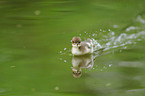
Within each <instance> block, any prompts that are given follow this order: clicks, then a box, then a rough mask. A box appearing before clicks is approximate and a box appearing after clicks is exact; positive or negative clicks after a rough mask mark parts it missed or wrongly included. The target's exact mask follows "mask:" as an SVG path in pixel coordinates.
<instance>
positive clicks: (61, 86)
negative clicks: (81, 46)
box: [0, 0, 145, 96]
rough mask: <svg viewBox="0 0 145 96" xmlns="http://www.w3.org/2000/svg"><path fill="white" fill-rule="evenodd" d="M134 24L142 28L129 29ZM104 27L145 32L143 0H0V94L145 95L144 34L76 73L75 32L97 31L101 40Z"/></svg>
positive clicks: (30, 95)
mask: <svg viewBox="0 0 145 96" xmlns="http://www.w3.org/2000/svg"><path fill="white" fill-rule="evenodd" d="M139 16H141V18H142V19H139V20H140V22H137V20H138V19H136V18H139ZM115 26H116V27H115ZM130 26H135V27H138V28H139V30H132V31H131V32H126V28H128V27H130ZM100 29H101V30H108V29H110V30H112V31H113V32H115V36H116V37H117V36H119V35H120V34H122V33H126V34H137V33H138V32H140V31H143V32H144V31H145V0H0V95H2V96H144V95H145V65H144V64H145V40H144V37H143V36H142V37H138V38H137V40H134V41H133V42H136V43H133V44H131V45H127V46H126V48H125V49H124V48H123V47H121V48H120V47H119V48H116V49H110V50H108V51H106V52H104V54H105V53H107V52H109V53H107V54H106V55H102V56H99V57H97V58H96V61H95V64H94V67H93V68H92V69H91V70H87V69H83V71H82V72H83V73H82V76H81V77H80V78H74V77H73V76H72V69H71V67H72V64H71V59H72V56H71V55H70V54H71V52H70V50H71V42H70V41H71V38H72V37H73V36H79V35H80V34H81V38H82V39H83V40H85V39H86V38H88V37H89V36H88V35H87V34H85V33H84V32H87V33H88V34H90V35H92V34H93V33H94V32H96V31H97V32H98V33H96V34H100V35H98V36H97V37H93V38H95V39H96V40H101V39H102V38H104V37H103V36H104V35H106V36H107V32H106V33H103V34H102V32H101V30H100ZM100 42H101V44H102V45H103V44H106V42H103V41H100ZM64 48H67V50H64ZM60 52H62V53H64V54H63V55H61V54H60Z"/></svg>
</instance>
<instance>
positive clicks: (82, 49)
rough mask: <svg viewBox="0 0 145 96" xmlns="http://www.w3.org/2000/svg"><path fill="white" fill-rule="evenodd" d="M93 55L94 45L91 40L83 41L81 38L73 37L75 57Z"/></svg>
mask: <svg viewBox="0 0 145 96" xmlns="http://www.w3.org/2000/svg"><path fill="white" fill-rule="evenodd" d="M90 53H93V44H92V40H91V39H87V41H82V42H81V39H80V37H73V39H72V54H73V55H75V56H79V55H85V54H90Z"/></svg>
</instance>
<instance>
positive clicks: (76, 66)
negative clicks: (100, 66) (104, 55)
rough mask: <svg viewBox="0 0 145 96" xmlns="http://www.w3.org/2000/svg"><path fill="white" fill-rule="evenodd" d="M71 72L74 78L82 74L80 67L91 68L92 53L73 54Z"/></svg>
mask: <svg viewBox="0 0 145 96" xmlns="http://www.w3.org/2000/svg"><path fill="white" fill-rule="evenodd" d="M72 65H73V68H72V74H73V76H74V77H75V78H79V77H81V75H82V70H81V69H82V68H87V69H91V68H92V67H93V65H94V61H93V54H91V55H83V56H74V57H73V58H72Z"/></svg>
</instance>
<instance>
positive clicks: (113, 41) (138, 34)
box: [91, 16, 145, 51]
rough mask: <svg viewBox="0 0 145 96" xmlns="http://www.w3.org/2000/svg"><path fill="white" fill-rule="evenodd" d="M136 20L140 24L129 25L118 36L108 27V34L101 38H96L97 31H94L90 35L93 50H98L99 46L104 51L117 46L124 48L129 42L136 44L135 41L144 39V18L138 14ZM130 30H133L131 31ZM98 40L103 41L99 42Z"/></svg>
mask: <svg viewBox="0 0 145 96" xmlns="http://www.w3.org/2000/svg"><path fill="white" fill-rule="evenodd" d="M136 21H138V22H140V23H142V25H140V26H138V27H134V26H129V27H128V28H126V30H125V32H124V33H121V34H120V35H119V36H116V35H115V32H113V31H111V30H110V29H108V30H109V31H108V34H104V35H103V36H102V39H101V40H96V39H95V36H97V33H94V34H93V35H92V36H94V37H92V38H91V39H92V42H93V45H94V51H96V50H99V49H101V48H104V51H107V50H110V49H113V48H118V47H124V49H126V48H127V45H129V44H136V42H137V41H143V40H145V29H144V24H145V23H144V22H143V21H145V20H143V19H142V18H141V16H138V17H137V19H136ZM142 27H143V28H142ZM101 30H102V29H101ZM132 31H135V32H133V33H132ZM104 32H107V31H104ZM102 33H103V32H102ZM99 42H104V43H102V44H101V43H99Z"/></svg>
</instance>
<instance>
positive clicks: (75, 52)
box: [72, 47, 90, 55]
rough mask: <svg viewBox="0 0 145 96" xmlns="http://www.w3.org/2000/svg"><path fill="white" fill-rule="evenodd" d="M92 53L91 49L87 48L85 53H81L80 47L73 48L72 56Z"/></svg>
mask: <svg viewBox="0 0 145 96" xmlns="http://www.w3.org/2000/svg"><path fill="white" fill-rule="evenodd" d="M88 53H90V49H89V48H87V47H86V48H85V50H84V51H81V50H80V49H79V48H78V47H73V48H72V54H73V55H84V54H88Z"/></svg>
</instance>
